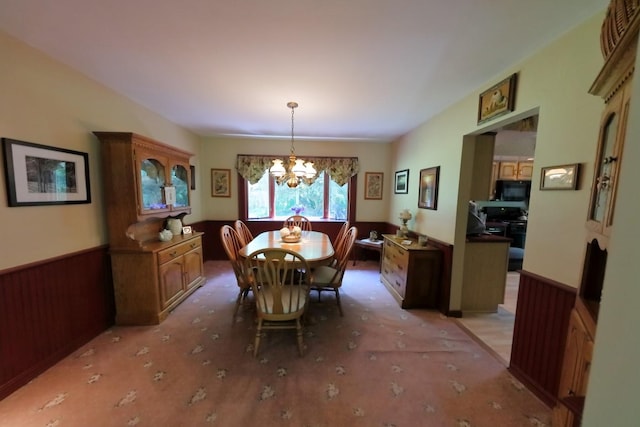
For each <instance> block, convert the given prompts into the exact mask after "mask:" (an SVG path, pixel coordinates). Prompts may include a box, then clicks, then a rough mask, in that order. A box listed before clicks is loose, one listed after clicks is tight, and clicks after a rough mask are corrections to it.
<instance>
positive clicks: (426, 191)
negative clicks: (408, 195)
mask: <svg viewBox="0 0 640 427" xmlns="http://www.w3.org/2000/svg"><path fill="white" fill-rule="evenodd" d="M439 179H440V166H434V167H430V168H426V169H421V170H420V183H419V185H418V187H419V188H418V191H419V193H418V207H419V208H422V209H432V210H437V209H438V181H439Z"/></svg>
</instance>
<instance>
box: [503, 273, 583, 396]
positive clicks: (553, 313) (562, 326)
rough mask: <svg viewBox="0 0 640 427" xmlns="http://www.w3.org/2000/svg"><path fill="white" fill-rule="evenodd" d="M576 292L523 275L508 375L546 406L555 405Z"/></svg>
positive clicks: (560, 284)
mask: <svg viewBox="0 0 640 427" xmlns="http://www.w3.org/2000/svg"><path fill="white" fill-rule="evenodd" d="M575 299H576V289H574V288H571V287H569V286H567V285H564V284H562V283H558V282H555V281H553V280H550V279H546V278H544V277H541V276H538V275H535V274H533V273H529V272H526V271H522V272H521V273H520V285H519V288H518V304H517V307H516V313H517V315H516V320H515V325H514V330H513V344H512V347H511V362H510V366H509V371H510V372H511V373H512V374H513V375H514V376H515V377H516V378H518V379H519V380H520V381H521V382H523V383H524V384H526V385H527V386H528V388H529V389H530V390H531V391H533V392H534V393H535V394H536V395H537V396H538V397H539V398H540V399H541V400H542V401H543V402H545V403H546V404H548V405H549V406H553V405H554V404H555V400H556V396H557V395H558V384H559V381H560V371H561V369H562V357H563V354H564V345H565V341H566V337H567V328H568V325H569V315H570V313H571V309H572V308H573V306H574V303H575Z"/></svg>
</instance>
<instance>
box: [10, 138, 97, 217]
mask: <svg viewBox="0 0 640 427" xmlns="http://www.w3.org/2000/svg"><path fill="white" fill-rule="evenodd" d="M2 149H3V151H4V170H5V179H6V185H7V199H8V204H9V206H12V207H15V206H37V205H66V204H79V203H91V190H90V187H89V155H88V154H87V153H82V152H80V151H73V150H67V149H63V148H56V147H49V146H46V145H40V144H34V143H31V142H24V141H17V140H13V139H9V138H2Z"/></svg>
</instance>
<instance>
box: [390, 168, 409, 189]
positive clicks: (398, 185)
mask: <svg viewBox="0 0 640 427" xmlns="http://www.w3.org/2000/svg"><path fill="white" fill-rule="evenodd" d="M393 192H394V193H395V194H407V193H409V169H405V170H401V171H397V172H396V182H395V187H394V188H393Z"/></svg>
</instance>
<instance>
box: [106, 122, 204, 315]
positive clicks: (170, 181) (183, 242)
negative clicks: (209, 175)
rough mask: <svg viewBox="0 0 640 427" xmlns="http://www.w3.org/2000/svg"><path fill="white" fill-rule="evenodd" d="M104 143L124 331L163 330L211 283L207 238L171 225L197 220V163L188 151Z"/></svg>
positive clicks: (119, 136) (113, 136)
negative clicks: (193, 216) (167, 232)
mask: <svg viewBox="0 0 640 427" xmlns="http://www.w3.org/2000/svg"><path fill="white" fill-rule="evenodd" d="M94 134H95V135H96V136H97V137H98V139H99V140H100V143H101V156H102V175H103V176H102V180H103V185H104V197H105V205H106V211H107V228H108V233H109V251H110V254H111V265H112V275H113V284H114V294H115V300H116V323H117V324H119V325H148V324H157V323H160V322H161V321H162V320H163V319H164V318H166V316H167V315H168V314H169V312H170V311H171V310H172V309H174V308H175V307H176V306H177V305H178V304H179V303H180V302H182V301H183V300H184V299H185V298H186V297H187V296H189V295H190V294H191V293H192V292H193V291H195V289H197V288H198V287H199V286H201V285H202V284H203V283H204V282H205V279H204V275H203V268H202V234H203V233H199V232H193V233H191V234H184V235H183V234H181V233H179V232H178V233H174V236H173V238H172V239H171V240H169V241H160V239H159V235H158V234H159V232H160V231H161V230H162V229H164V228H165V227H166V226H167V223H169V222H171V223H175V222H176V220H178V219H179V220H182V219H183V218H184V216H185V215H187V214H189V213H190V212H191V208H190V198H189V189H190V185H189V181H190V177H189V171H190V168H189V158H190V157H191V156H192V154H191V153H188V152H186V151H183V150H179V149H177V148H175V147H172V146H169V145H166V144H163V143H161V142H158V141H154V140H152V139H150V138H146V137H144V136H141V135H137V134H134V133H126V132H94Z"/></svg>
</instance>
